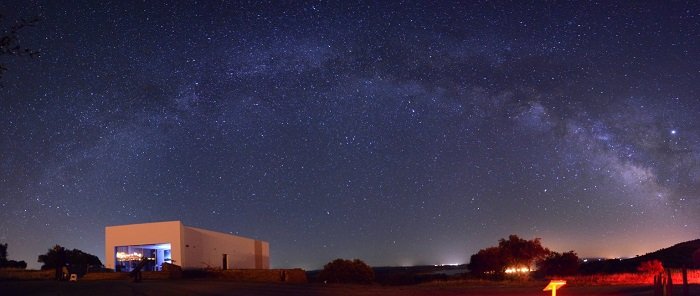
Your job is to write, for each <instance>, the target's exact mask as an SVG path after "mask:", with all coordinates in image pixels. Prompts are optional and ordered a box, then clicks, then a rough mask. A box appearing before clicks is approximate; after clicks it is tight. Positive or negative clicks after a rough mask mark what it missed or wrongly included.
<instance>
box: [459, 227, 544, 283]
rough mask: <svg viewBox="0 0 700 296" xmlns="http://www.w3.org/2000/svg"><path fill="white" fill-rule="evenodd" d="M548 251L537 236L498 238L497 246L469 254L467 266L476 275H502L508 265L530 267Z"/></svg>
mask: <svg viewBox="0 0 700 296" xmlns="http://www.w3.org/2000/svg"><path fill="white" fill-rule="evenodd" d="M549 253H550V251H549V250H548V249H547V248H545V247H543V246H542V243H541V242H540V239H539V238H535V239H532V240H525V239H522V238H520V237H518V236H517V235H510V236H509V237H508V239H507V240H506V239H500V240H499V241H498V246H497V247H490V248H486V249H482V250H480V251H479V252H478V253H476V254H474V255H472V256H471V260H470V262H469V264H468V265H467V267H468V268H469V270H470V271H471V272H472V273H474V274H477V275H482V276H483V275H494V276H497V277H498V276H502V275H503V274H504V273H505V271H506V268H508V267H526V268H530V267H532V266H533V264H534V263H536V262H538V261H540V260H542V259H544V258H545V257H546V256H547V255H549Z"/></svg>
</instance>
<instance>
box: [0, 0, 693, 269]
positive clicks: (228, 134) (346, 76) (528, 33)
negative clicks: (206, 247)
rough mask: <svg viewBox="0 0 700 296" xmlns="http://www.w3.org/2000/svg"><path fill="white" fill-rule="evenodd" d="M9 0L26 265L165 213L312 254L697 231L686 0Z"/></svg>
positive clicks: (1, 160) (15, 175)
mask: <svg viewBox="0 0 700 296" xmlns="http://www.w3.org/2000/svg"><path fill="white" fill-rule="evenodd" d="M6 2H10V3H6ZM12 2H13V1H4V2H3V3H2V4H0V13H2V14H3V15H4V16H5V19H4V20H3V24H2V25H3V27H2V28H7V27H8V26H9V25H10V24H11V23H12V20H15V19H18V18H31V17H33V16H39V17H40V18H41V21H40V22H39V23H37V24H36V26H35V27H33V28H27V29H25V30H23V31H22V32H21V35H20V42H21V44H22V45H23V46H26V47H29V48H33V49H38V50H41V52H42V54H41V56H40V57H38V58H33V59H32V58H29V57H12V56H0V62H2V63H4V64H5V66H6V67H7V68H8V71H7V72H6V73H5V74H4V75H3V78H2V81H1V82H2V85H3V87H2V88H1V89H0V242H6V243H8V244H9V248H8V252H9V258H10V259H15V260H25V261H27V262H28V263H29V265H30V267H33V268H38V267H39V263H37V262H36V258H37V255H39V254H41V253H44V252H46V250H47V249H48V248H49V247H51V246H52V245H54V244H61V245H63V246H65V247H68V248H78V249H81V250H83V251H86V252H89V253H92V254H95V255H98V256H99V257H100V258H102V259H104V258H103V257H104V227H105V226H108V225H118V224H130V223H142V222H152V221H164V220H181V221H183V223H184V224H186V225H189V226H194V227H201V228H207V229H211V230H216V231H221V232H227V233H229V232H230V233H233V234H238V235H242V236H247V237H253V238H257V239H262V240H267V241H269V242H270V246H271V251H270V253H271V264H272V267H302V268H306V269H316V268H320V267H322V266H323V264H324V263H326V262H328V261H330V260H332V259H334V258H338V257H341V258H360V259H363V260H365V261H366V262H367V263H368V264H370V265H375V266H379V265H414V264H449V263H466V262H467V261H468V259H469V256H470V255H471V254H473V253H475V252H477V251H478V250H479V249H481V248H485V247H488V246H492V245H495V244H496V243H497V240H498V239H499V238H503V237H507V236H508V235H509V234H518V235H520V236H521V237H525V238H534V237H540V238H542V242H543V244H544V245H545V246H546V247H549V248H550V249H553V250H557V251H567V250H575V251H577V252H578V254H579V255H581V256H601V257H618V256H634V255H638V254H644V253H646V252H649V251H653V250H656V249H659V248H662V247H667V246H670V245H672V244H675V243H678V242H681V241H686V240H690V239H696V238H699V237H700V216H699V215H698V213H700V196H699V195H700V120H699V118H700V93H699V90H700V82H699V81H700V8H699V7H698V6H699V5H698V4H697V3H694V4H693V3H692V2H694V1H691V3H681V2H674V3H654V2H649V3H647V2H644V3H642V2H639V3H637V2H636V1H635V2H632V3H627V2H625V3H617V2H622V1H609V2H610V3H602V4H601V3H598V4H596V3H589V2H581V3H576V4H571V3H563V2H553V1H547V2H535V3H521V1H516V2H515V3H508V2H500V1H499V2H486V1H484V2H481V1H467V2H466V3H458V2H455V3H452V2H448V1H426V2H423V3H421V2H403V1H389V2H374V1H369V2H364V1H359V2H356V1H337V2H327V1H314V2H303V3H302V1H270V2H268V1H251V2H236V1H223V2H222V1H190V2H186V1H175V3H169V4H168V3H161V2H165V1H144V2H142V1H76V2H73V1H27V2H25V1H16V2H17V3H12ZM523 2H524V1H523ZM605 2H608V1H605ZM664 2H665V1H664Z"/></svg>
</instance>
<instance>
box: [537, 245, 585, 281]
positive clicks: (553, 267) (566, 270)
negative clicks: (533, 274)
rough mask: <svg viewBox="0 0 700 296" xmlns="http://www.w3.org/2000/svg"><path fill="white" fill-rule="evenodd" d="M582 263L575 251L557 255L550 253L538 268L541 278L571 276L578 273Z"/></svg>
mask: <svg viewBox="0 0 700 296" xmlns="http://www.w3.org/2000/svg"><path fill="white" fill-rule="evenodd" d="M579 265H580V261H579V258H578V255H576V253H575V252H574V251H569V252H564V253H557V252H550V253H549V255H548V256H547V257H546V258H544V259H543V260H542V261H540V262H539V263H538V264H537V266H538V269H537V274H538V275H539V276H552V275H559V276H569V275H575V274H576V273H578V268H579Z"/></svg>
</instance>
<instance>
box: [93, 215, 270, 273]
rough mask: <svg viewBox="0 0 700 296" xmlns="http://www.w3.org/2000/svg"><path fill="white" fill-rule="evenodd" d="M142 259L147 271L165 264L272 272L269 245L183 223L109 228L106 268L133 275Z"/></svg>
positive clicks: (173, 222) (158, 268) (106, 232)
mask: <svg viewBox="0 0 700 296" xmlns="http://www.w3.org/2000/svg"><path fill="white" fill-rule="evenodd" d="M141 258H148V259H149V261H148V262H149V264H147V265H146V267H145V269H144V270H160V268H161V266H162V264H163V263H172V264H175V265H179V266H181V267H182V268H183V269H199V268H220V269H269V268H270V245H269V244H268V243H267V242H266V241H261V240H255V239H251V238H246V237H241V236H236V235H231V234H226V233H221V232H216V231H210V230H206V229H201V228H195V227H189V226H185V225H183V224H182V222H180V221H167V222H154V223H142V224H129V225H117V226H107V227H105V266H106V267H107V268H111V269H115V270H117V271H131V270H132V269H133V268H134V267H135V266H136V264H138V262H139V261H140V260H141Z"/></svg>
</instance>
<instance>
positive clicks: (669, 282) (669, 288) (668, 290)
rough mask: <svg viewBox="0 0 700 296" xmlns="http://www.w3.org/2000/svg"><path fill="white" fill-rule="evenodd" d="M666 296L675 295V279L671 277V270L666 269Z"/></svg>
mask: <svg viewBox="0 0 700 296" xmlns="http://www.w3.org/2000/svg"><path fill="white" fill-rule="evenodd" d="M666 276H667V277H668V279H667V280H666V296H671V295H673V278H672V277H671V269H666Z"/></svg>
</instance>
